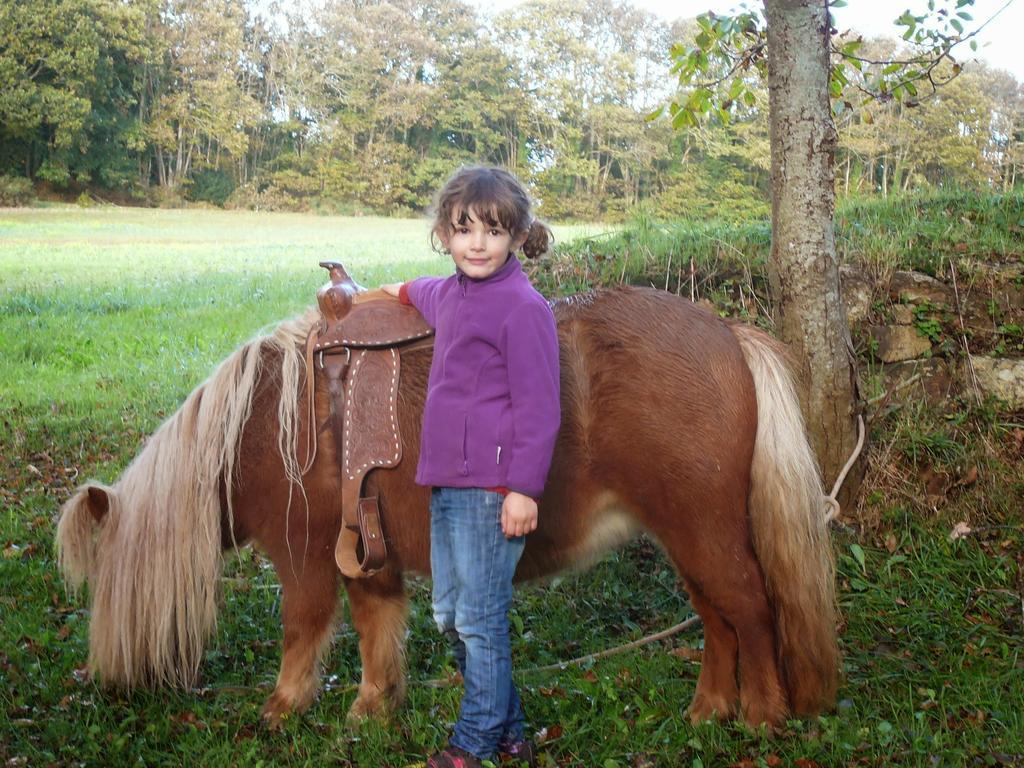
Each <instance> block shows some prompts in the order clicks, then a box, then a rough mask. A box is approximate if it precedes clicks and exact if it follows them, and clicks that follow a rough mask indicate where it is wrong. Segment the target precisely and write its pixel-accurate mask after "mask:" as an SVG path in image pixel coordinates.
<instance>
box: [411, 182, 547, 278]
mask: <svg viewBox="0 0 1024 768" xmlns="http://www.w3.org/2000/svg"><path fill="white" fill-rule="evenodd" d="M432 210H433V212H434V229H433V231H432V234H431V239H432V240H433V237H434V236H438V235H441V236H444V237H450V236H451V234H452V232H453V231H454V226H453V223H454V222H455V221H456V219H455V214H456V212H458V214H459V216H458V220H457V221H458V223H459V224H465V223H466V221H467V220H468V219H469V217H470V211H473V212H474V213H475V214H476V215H478V216H483V217H484V221H485V222H486V223H487V224H488V225H489V226H496V225H500V226H501V227H502V228H504V229H506V230H508V232H509V233H510V234H511V235H512V237H516V236H518V235H521V234H522V233H523V232H526V233H527V236H526V242H525V243H524V244H523V253H524V254H525V255H526V257H527V258H529V259H535V258H537V257H538V256H541V255H542V254H544V253H545V252H546V251H547V250H548V248H549V247H550V245H551V244H552V243H553V242H554V239H555V238H554V235H552V234H551V230H550V229H549V228H548V226H547V225H546V224H545V223H544V222H542V221H540V220H539V219H535V218H534V217H533V205H532V203H531V202H530V197H529V195H527V194H526V190H525V189H524V188H523V185H522V184H521V183H520V182H519V179H517V178H516V177H515V176H513V175H512V174H511V173H509V172H508V171H506V170H505V169H504V168H496V167H494V166H484V165H468V166H465V167H463V168H460V169H459V170H458V171H456V172H455V174H454V175H453V176H452V177H451V178H450V179H448V181H447V183H446V184H445V185H444V187H442V188H441V191H440V192H438V193H437V198H436V199H435V200H434V205H433V208H432ZM434 247H435V248H437V244H436V243H435V244H434Z"/></svg>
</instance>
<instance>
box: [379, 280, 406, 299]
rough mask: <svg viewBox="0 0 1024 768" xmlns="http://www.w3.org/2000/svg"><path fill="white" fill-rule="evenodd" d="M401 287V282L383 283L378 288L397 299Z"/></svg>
mask: <svg viewBox="0 0 1024 768" xmlns="http://www.w3.org/2000/svg"><path fill="white" fill-rule="evenodd" d="M401 287H402V284H401V283H384V285H382V286H381V287H380V289H381V290H382V291H384V293H386V294H387V295H388V296H394V297H395V298H396V299H397V298H398V291H399V290H400V289H401Z"/></svg>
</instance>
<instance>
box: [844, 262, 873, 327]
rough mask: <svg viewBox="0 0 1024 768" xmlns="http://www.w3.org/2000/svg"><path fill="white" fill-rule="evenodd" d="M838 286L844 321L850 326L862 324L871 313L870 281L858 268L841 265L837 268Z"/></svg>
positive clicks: (871, 292)
mask: <svg viewBox="0 0 1024 768" xmlns="http://www.w3.org/2000/svg"><path fill="white" fill-rule="evenodd" d="M839 285H840V292H841V293H842V294H843V304H845V305H846V319H847V320H848V321H849V322H850V323H851V324H856V323H862V322H864V321H865V320H866V319H867V317H868V314H869V313H870V312H871V300H872V296H873V290H872V284H871V279H870V278H869V277H868V276H867V274H866V273H865V272H864V270H863V269H861V268H860V267H857V266H855V265H853V264H842V265H840V267H839Z"/></svg>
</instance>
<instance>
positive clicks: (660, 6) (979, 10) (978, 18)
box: [476, 0, 1024, 82]
mask: <svg viewBox="0 0 1024 768" xmlns="http://www.w3.org/2000/svg"><path fill="white" fill-rule="evenodd" d="M476 2H477V4H478V5H480V6H486V8H487V9H488V10H492V11H495V10H503V9H505V8H508V7H511V6H513V5H516V1H515V0H476ZM631 2H632V3H633V5H636V6H638V7H640V8H644V9H646V10H649V11H651V12H653V13H655V14H657V15H658V16H660V17H662V18H664V19H666V20H669V21H671V20H673V19H677V18H682V19H685V18H693V17H694V16H697V15H699V14H701V13H704V12H705V11H714V12H716V13H723V14H724V13H727V12H728V11H729V10H731V9H734V8H736V7H737V6H738V5H739V2H738V1H737V0H631ZM748 5H749V6H750V7H752V8H760V7H761V3H760V0H748ZM941 5H942V3H941V0H940V2H939V3H937V7H941ZM1004 6H1006V7H1005V8H1004ZM927 7H928V3H927V0H847V7H845V8H835V9H833V13H834V14H835V18H836V24H837V25H838V27H839V29H840V31H844V30H847V29H852V30H856V31H857V32H860V33H861V34H864V35H865V36H867V37H874V36H889V37H897V36H898V35H899V33H901V32H902V29H903V28H902V27H900V28H898V27H897V26H896V25H895V24H894V23H893V22H894V21H895V19H896V18H897V17H899V16H900V14H902V12H903V11H905V10H909V11H911V12H912V13H914V14H915V15H922V14H923V13H925V12H927ZM1001 8H1002V9H1003V10H1002V11H1001V12H999V11H1000V9H1001ZM964 10H966V11H968V12H969V13H970V14H971V15H972V16H973V17H974V21H973V22H967V23H966V25H965V27H966V28H965V31H971V30H973V29H976V28H977V27H979V26H980V25H981V24H983V23H984V22H985V21H986V20H988V19H989V18H991V17H992V16H993V15H994V14H996V13H997V12H999V15H998V16H997V17H996V18H995V19H994V20H993V21H992V22H991V23H989V24H988V25H987V26H986V27H985V28H984V29H983V30H982V31H981V33H980V34H979V35H978V36H977V38H976V39H977V40H978V51H977V52H976V53H972V52H971V50H970V48H969V47H968V46H967V44H966V43H965V44H963V45H961V46H959V47H958V48H957V49H956V51H957V52H959V56H958V60H960V61H966V60H969V59H970V58H972V57H977V58H980V59H982V60H984V61H985V62H986V63H988V64H989V65H990V66H993V67H996V68H998V69H1005V70H1008V71H1009V72H1011V73H1012V74H1013V75H1014V76H1015V77H1016V78H1017V80H1018V81H1020V82H1024V53H1022V51H1021V48H1022V47H1024V46H1022V43H1021V34H1022V30H1024V0H975V2H974V7H973V8H965V9H964Z"/></svg>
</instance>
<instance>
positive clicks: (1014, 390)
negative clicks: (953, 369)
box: [961, 355, 1024, 411]
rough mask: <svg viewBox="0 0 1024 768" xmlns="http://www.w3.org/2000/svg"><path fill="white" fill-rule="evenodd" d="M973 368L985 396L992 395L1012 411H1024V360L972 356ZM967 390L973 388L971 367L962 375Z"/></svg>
mask: <svg viewBox="0 0 1024 768" xmlns="http://www.w3.org/2000/svg"><path fill="white" fill-rule="evenodd" d="M971 367H973V368H974V375H975V377H976V378H977V381H978V387H979V388H980V389H981V392H982V394H983V395H992V396H993V397H996V398H998V399H999V400H1002V401H1003V402H1005V403H1006V405H1007V407H1009V409H1010V410H1012V411H1019V410H1022V409H1024V359H1012V358H1005V357H986V356H984V355H971ZM961 375H962V377H963V384H964V388H965V389H969V388H970V387H972V386H973V382H972V379H971V371H970V367H968V366H966V365H965V366H964V370H963V371H962V373H961Z"/></svg>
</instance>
